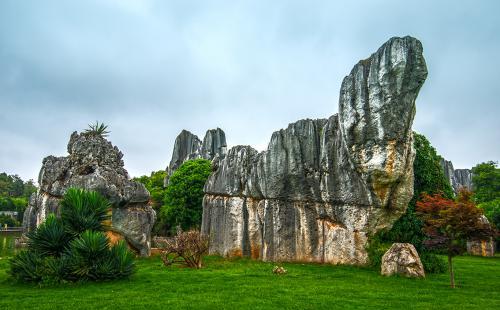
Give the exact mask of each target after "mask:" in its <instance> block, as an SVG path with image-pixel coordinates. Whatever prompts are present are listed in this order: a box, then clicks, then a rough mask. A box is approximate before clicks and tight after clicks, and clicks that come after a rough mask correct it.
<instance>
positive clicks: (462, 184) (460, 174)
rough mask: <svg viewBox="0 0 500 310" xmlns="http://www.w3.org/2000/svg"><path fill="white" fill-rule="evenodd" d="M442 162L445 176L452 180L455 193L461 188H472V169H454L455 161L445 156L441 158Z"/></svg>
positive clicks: (451, 183)
mask: <svg viewBox="0 0 500 310" xmlns="http://www.w3.org/2000/svg"><path fill="white" fill-rule="evenodd" d="M440 164H441V167H442V168H443V171H444V176H445V177H446V179H447V180H448V181H449V182H450V185H451V187H452V188H453V191H454V192H455V194H457V193H458V191H459V190H460V188H466V189H468V190H472V171H471V170H470V169H454V168H453V163H452V162H451V161H449V160H446V159H444V158H441V161H440Z"/></svg>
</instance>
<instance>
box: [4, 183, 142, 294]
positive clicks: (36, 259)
mask: <svg viewBox="0 0 500 310" xmlns="http://www.w3.org/2000/svg"><path fill="white" fill-rule="evenodd" d="M109 206H110V205H109V202H108V201H107V200H106V199H105V198H103V197H102V196H101V195H100V194H98V193H96V192H87V191H84V190H81V189H74V188H72V189H69V190H68V191H67V192H66V194H65V196H64V197H63V199H62V201H61V218H60V219H58V218H56V217H55V215H53V214H51V215H49V216H48V217H47V219H46V220H45V222H44V223H42V224H41V225H40V226H39V227H38V228H37V229H36V230H34V231H32V232H30V233H29V234H28V250H27V251H22V252H20V253H18V254H17V255H16V256H14V258H13V259H11V261H10V264H11V270H10V274H11V275H12V276H13V278H15V279H17V280H19V281H23V282H36V283H43V284H53V283H61V282H66V281H97V280H110V279H117V278H125V277H128V276H130V275H131V274H132V272H133V271H134V257H133V254H132V253H131V252H130V251H129V250H128V248H127V246H126V244H125V243H124V242H119V243H118V244H116V245H114V246H110V244H109V240H108V238H107V237H106V236H105V235H104V233H103V232H102V231H103V230H104V228H105V226H104V224H103V221H106V220H108V218H109V216H108V214H107V211H108V208H109Z"/></svg>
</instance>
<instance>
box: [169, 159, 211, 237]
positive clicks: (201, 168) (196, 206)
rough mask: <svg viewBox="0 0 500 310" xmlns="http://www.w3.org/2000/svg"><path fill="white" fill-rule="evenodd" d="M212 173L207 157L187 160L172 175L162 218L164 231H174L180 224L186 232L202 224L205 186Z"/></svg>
mask: <svg viewBox="0 0 500 310" xmlns="http://www.w3.org/2000/svg"><path fill="white" fill-rule="evenodd" d="M210 172H211V163H210V161H208V160H206V159H194V160H188V161H186V162H185V163H183V164H182V165H181V166H180V167H179V169H177V170H176V171H175V172H174V173H173V174H172V176H171V177H170V181H169V184H168V186H167V189H166V192H165V199H164V201H163V202H164V206H163V207H162V208H161V212H160V220H161V221H162V222H163V223H164V224H165V230H166V231H167V232H168V233H170V234H175V231H176V229H177V226H180V227H181V228H182V230H184V231H187V230H190V229H192V228H196V227H199V226H200V225H201V215H202V201H203V195H204V192H203V187H204V186H205V182H206V181H207V179H208V176H209V175H210Z"/></svg>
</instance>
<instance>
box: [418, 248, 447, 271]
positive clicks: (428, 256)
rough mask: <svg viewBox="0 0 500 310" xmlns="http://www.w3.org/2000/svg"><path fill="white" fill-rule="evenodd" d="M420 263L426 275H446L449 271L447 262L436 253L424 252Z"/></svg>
mask: <svg viewBox="0 0 500 310" xmlns="http://www.w3.org/2000/svg"><path fill="white" fill-rule="evenodd" d="M420 261H421V262H422V265H424V269H425V272H426V273H444V272H445V271H446V270H447V269H448V267H447V264H446V261H445V260H444V259H443V258H442V257H440V256H438V255H436V254H434V253H430V252H422V254H420Z"/></svg>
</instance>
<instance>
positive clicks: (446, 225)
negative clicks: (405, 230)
mask: <svg viewBox="0 0 500 310" xmlns="http://www.w3.org/2000/svg"><path fill="white" fill-rule="evenodd" d="M471 197H472V193H471V192H469V191H467V190H466V189H462V190H461V191H460V192H459V194H458V197H457V200H456V201H454V200H452V199H448V198H445V197H443V195H442V194H434V195H428V194H423V195H422V199H421V200H420V201H418V202H417V212H418V214H419V215H420V216H421V217H422V219H423V221H424V228H423V230H424V232H425V234H426V235H427V237H428V239H427V240H426V241H424V243H425V245H426V246H427V247H429V248H436V249H444V250H445V251H446V254H447V256H448V268H449V272H450V286H451V287H452V288H454V287H455V275H454V271H453V261H452V259H453V257H454V256H456V255H460V254H462V253H464V252H465V251H466V243H467V239H471V238H485V237H489V236H492V235H493V231H492V229H491V227H490V226H489V225H487V224H485V223H483V222H482V221H481V220H480V218H481V216H482V210H481V209H479V208H477V207H476V206H475V205H474V203H473V202H472V201H471Z"/></svg>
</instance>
